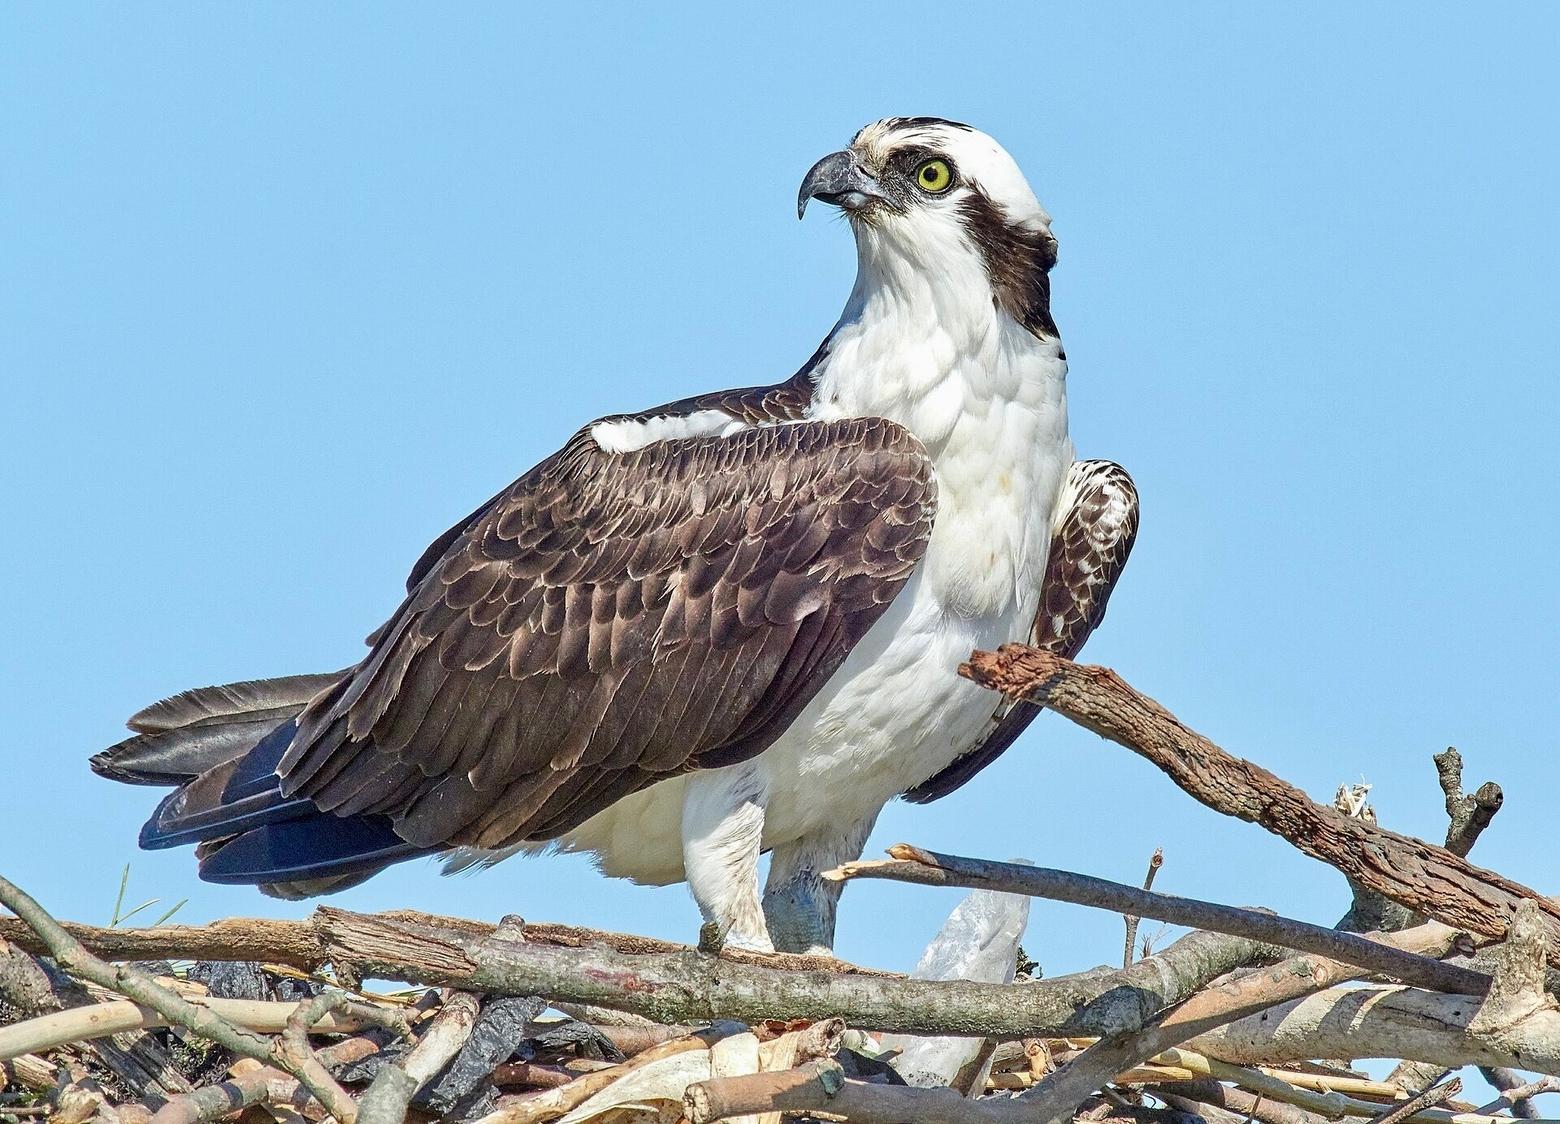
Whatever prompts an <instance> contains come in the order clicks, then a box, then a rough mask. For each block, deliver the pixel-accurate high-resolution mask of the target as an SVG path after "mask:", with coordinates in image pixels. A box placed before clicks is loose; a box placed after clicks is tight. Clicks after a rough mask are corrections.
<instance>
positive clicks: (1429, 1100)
mask: <svg viewBox="0 0 1560 1124" xmlns="http://www.w3.org/2000/svg"><path fill="white" fill-rule="evenodd" d="M1460 1092H1462V1078H1460V1077H1454V1078H1452V1079H1451V1080H1450V1081H1448V1082H1447V1083H1446V1084H1444V1085H1432V1086H1431V1087H1430V1088H1428V1089H1426V1090H1425V1091H1424V1092H1422V1093H1420V1094H1419V1095H1418V1096H1416V1097H1410V1098H1409V1099H1408V1100H1406V1101H1404V1102H1403V1103H1402V1104H1400V1105H1393V1106H1392V1107H1391V1108H1389V1109H1387V1111H1386V1112H1383V1113H1382V1114H1381V1115H1380V1116H1376V1117H1373V1118H1372V1119H1371V1124H1400V1122H1401V1121H1404V1120H1407V1119H1408V1118H1409V1117H1410V1116H1413V1115H1414V1114H1415V1113H1418V1112H1423V1111H1424V1110H1425V1109H1427V1108H1435V1107H1437V1106H1439V1105H1443V1104H1445V1103H1446V1102H1447V1101H1449V1100H1451V1099H1452V1098H1453V1097H1455V1096H1456V1095H1457V1094H1458V1093H1460Z"/></svg>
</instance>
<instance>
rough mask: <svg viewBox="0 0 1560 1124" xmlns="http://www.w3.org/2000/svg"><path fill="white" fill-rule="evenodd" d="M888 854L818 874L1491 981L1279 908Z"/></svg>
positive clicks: (1404, 975)
mask: <svg viewBox="0 0 1560 1124" xmlns="http://www.w3.org/2000/svg"><path fill="white" fill-rule="evenodd" d="M888 853H889V854H890V855H891V856H893V857H892V858H891V859H887V860H883V859H868V860H863V861H858V862H850V863H845V864H844V865H843V866H840V867H837V868H835V869H834V870H830V871H826V872H825V873H824V875H823V877H824V878H826V879H829V880H831V881H837V882H842V881H846V880H849V879H852V878H886V879H889V880H892V881H896V882H912V883H915V884H917V885H921V886H963V887H966V888H969V889H972V890H999V891H1002V892H1004V893H1009V894H1026V895H1028V896H1030V897H1036V898H1047V899H1050V900H1052V901H1065V902H1072V903H1073V904H1075V905H1087V906H1095V907H1098V908H1102V909H1109V910H1112V911H1114V912H1117V913H1123V912H1128V911H1131V912H1135V913H1139V914H1141V915H1142V916H1144V917H1152V918H1154V919H1156V920H1159V921H1169V922H1171V923H1172V924H1176V925H1189V926H1192V927H1194V928H1198V929H1207V930H1211V931H1213V932H1221V933H1230V934H1233V935H1235V936H1241V937H1246V938H1248V939H1250V940H1255V941H1263V942H1265V943H1268V944H1271V945H1276V946H1278V947H1280V948H1291V949H1294V950H1296V951H1298V952H1311V953H1316V954H1319V955H1322V956H1326V957H1328V958H1330V959H1333V960H1339V961H1342V962H1344V963H1346V964H1353V965H1356V966H1358V967H1360V968H1364V969H1367V970H1368V971H1371V972H1380V973H1382V974H1384V975H1388V976H1391V977H1393V978H1395V979H1399V980H1403V981H1405V982H1408V983H1414V984H1416V985H1418V986H1421V987H1428V988H1432V989H1434V990H1437V991H1446V992H1451V993H1454V994H1462V995H1479V994H1483V992H1484V991H1485V990H1486V989H1487V988H1488V987H1489V977H1487V976H1485V975H1483V974H1482V973H1479V972H1474V971H1470V970H1469V969H1467V968H1460V967H1458V966H1456V965H1454V964H1443V963H1441V962H1440V961H1438V960H1431V959H1429V958H1428V957H1424V956H1418V955H1416V954H1414V953H1411V952H1404V951H1402V950H1401V949H1398V948H1394V947H1392V946H1391V945H1388V944H1386V943H1384V942H1382V941H1374V940H1366V939H1365V938H1364V937H1360V936H1356V935H1355V934H1353V933H1342V932H1339V931H1338V930H1337V929H1329V928H1327V927H1326V926H1324V925H1312V924H1310V923H1309V922H1305V921H1295V920H1293V919H1291V918H1287V917H1279V916H1277V915H1276V914H1271V913H1259V912H1258V911H1256V910H1252V909H1239V908H1237V907H1235V906H1229V905H1219V904H1217V903H1215V902H1205V901H1198V900H1197V899H1195V898H1181V897H1172V896H1170V895H1168V894H1155V893H1153V892H1151V891H1148V890H1139V889H1138V888H1137V887H1135V886H1124V885H1122V884H1121V883H1119V882H1108V881H1106V880H1105V879H1103V878H1093V877H1090V876H1088V875H1085V874H1074V873H1072V872H1071V871H1065V870H1051V869H1048V868H1045V867H1037V866H1020V865H1019V864H1017V863H1004V862H993V861H991V860H989V859H969V858H963V857H961V856H958V855H943V854H938V853H937V852H935V851H927V850H925V849H923V848H921V847H916V846H913V845H911V844H909V843H896V844H894V845H893V846H892V847H890V848H889V849H888Z"/></svg>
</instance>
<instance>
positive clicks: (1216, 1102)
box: [1145, 1077, 1327, 1124]
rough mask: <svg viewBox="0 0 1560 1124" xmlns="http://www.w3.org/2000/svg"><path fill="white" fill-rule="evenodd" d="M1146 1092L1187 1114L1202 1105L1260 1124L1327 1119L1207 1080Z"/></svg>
mask: <svg viewBox="0 0 1560 1124" xmlns="http://www.w3.org/2000/svg"><path fill="white" fill-rule="evenodd" d="M1145 1089H1146V1091H1147V1092H1150V1093H1152V1094H1153V1095H1154V1096H1156V1097H1158V1098H1159V1099H1160V1100H1162V1101H1164V1102H1165V1103H1166V1104H1168V1105H1172V1106H1174V1107H1176V1108H1180V1109H1182V1110H1183V1111H1187V1112H1196V1111H1198V1110H1199V1109H1200V1108H1201V1107H1202V1106H1203V1105H1212V1106H1213V1107H1214V1108H1215V1109H1223V1110H1225V1111H1227V1112H1232V1113H1236V1114H1237V1115H1238V1116H1239V1117H1242V1118H1244V1119H1246V1120H1248V1121H1249V1120H1258V1121H1261V1124H1325V1121H1326V1119H1327V1118H1326V1117H1324V1116H1321V1115H1320V1114H1318V1113H1314V1112H1307V1111H1306V1110H1305V1109H1303V1108H1299V1107H1298V1106H1296V1105H1292V1104H1285V1103H1284V1102H1283V1101H1277V1100H1273V1099H1271V1098H1268V1097H1260V1096H1258V1095H1257V1094H1255V1093H1248V1092H1246V1090H1244V1089H1238V1088H1236V1087H1235V1086H1233V1085H1225V1084H1223V1083H1221V1082H1218V1081H1214V1080H1213V1079H1211V1078H1206V1077H1204V1078H1199V1079H1197V1080H1192V1081H1167V1082H1165V1083H1164V1084H1162V1085H1149V1086H1146V1087H1145ZM1209 1124H1213V1122H1212V1121H1210V1122H1209Z"/></svg>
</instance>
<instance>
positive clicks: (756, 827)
mask: <svg viewBox="0 0 1560 1124" xmlns="http://www.w3.org/2000/svg"><path fill="white" fill-rule="evenodd" d="M765 799H766V794H765V792H764V785H763V781H762V780H761V779H760V778H759V777H757V776H756V775H755V773H754V772H753V771H752V770H750V769H748V768H747V767H745V766H741V765H734V766H731V767H729V768H725V769H711V770H709V771H708V772H704V773H696V774H694V776H693V777H691V778H690V779H689V782H688V792H687V795H686V796H685V797H684V798H683V817H682V839H683V869H684V871H685V872H686V874H687V876H688V888H689V889H690V890H691V891H693V900H694V901H695V902H697V903H698V905H699V912H700V913H702V914H703V915H704V920H705V921H706V922H712V923H714V924H715V925H718V926H719V927H720V930H721V933H722V934H723V936H724V938H725V942H726V943H727V944H728V945H731V946H733V947H736V948H747V949H753V950H755V951H758V952H772V951H774V946H773V945H772V944H771V943H770V941H769V931H768V929H767V928H766V927H765V925H764V907H763V904H762V903H761V901H760V900H759V896H758V854H759V848H760V845H761V842H762V839H763V834H764V803H765Z"/></svg>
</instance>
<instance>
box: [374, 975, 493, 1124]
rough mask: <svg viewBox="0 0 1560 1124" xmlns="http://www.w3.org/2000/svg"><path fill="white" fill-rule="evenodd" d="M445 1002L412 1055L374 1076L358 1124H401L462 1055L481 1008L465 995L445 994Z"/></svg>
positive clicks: (462, 993) (470, 996) (464, 993)
mask: <svg viewBox="0 0 1560 1124" xmlns="http://www.w3.org/2000/svg"><path fill="white" fill-rule="evenodd" d="M442 998H443V1000H444V1006H443V1007H442V1008H441V1009H440V1011H439V1013H438V1014H437V1015H435V1016H434V1017H433V1023H432V1025H430V1026H429V1027H428V1029H427V1031H425V1032H424V1034H423V1036H422V1038H421V1039H420V1040H419V1041H418V1043H417V1045H416V1046H414V1047H412V1052H411V1053H409V1054H407V1055H406V1057H405V1058H404V1059H403V1060H402V1061H401V1062H399V1063H396V1064H391V1065H387V1066H385V1067H384V1069H381V1070H380V1071H379V1072H378V1073H377V1074H376V1075H375V1076H374V1080H373V1081H372V1082H371V1083H370V1084H369V1086H368V1088H367V1089H366V1090H365V1091H364V1093H363V1097H362V1100H361V1101H360V1102H359V1104H358V1124H401V1121H403V1120H405V1119H406V1109H407V1106H409V1105H410V1104H411V1103H412V1098H413V1097H414V1096H416V1095H417V1090H418V1089H421V1088H422V1087H423V1086H424V1085H426V1084H427V1083H428V1082H429V1081H432V1080H433V1078H434V1077H435V1076H436V1075H437V1074H438V1072H439V1070H441V1069H443V1068H444V1067H445V1065H447V1064H448V1063H449V1060H450V1059H451V1058H453V1057H454V1056H455V1055H456V1054H458V1053H460V1048H461V1046H463V1045H465V1042H466V1039H467V1038H469V1037H470V1036H471V1028H472V1027H474V1026H475V1025H476V1023H477V1014H478V1013H479V1011H480V1009H481V1004H480V1003H479V1002H478V1000H477V997H476V996H475V995H470V994H468V993H466V992H462V991H456V992H446V993H445V994H444V996H443V997H442Z"/></svg>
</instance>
